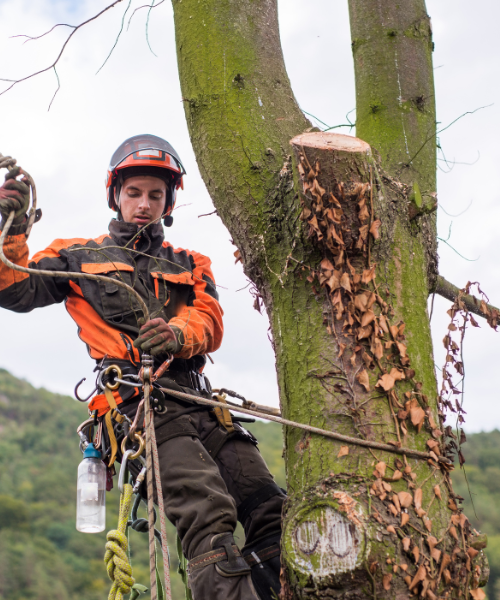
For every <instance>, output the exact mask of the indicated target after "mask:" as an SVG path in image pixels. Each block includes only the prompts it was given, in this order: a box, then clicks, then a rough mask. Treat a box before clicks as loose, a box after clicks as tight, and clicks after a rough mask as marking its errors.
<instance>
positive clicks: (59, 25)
mask: <svg viewBox="0 0 500 600" xmlns="http://www.w3.org/2000/svg"><path fill="white" fill-rule="evenodd" d="M120 2H123V0H115V1H114V2H113V3H112V4H110V5H109V6H106V8H103V10H101V11H100V12H98V13H97V14H96V15H94V16H93V17H90V19H87V20H86V21H83V22H82V23H80V24H79V25H68V24H67V23H58V24H57V25H54V27H52V29H50V30H49V31H46V32H45V33H43V34H42V35H39V36H36V37H31V36H22V35H18V36H14V37H26V38H28V39H27V40H26V41H31V40H37V39H40V38H42V37H44V36H45V35H48V34H49V33H51V32H52V31H54V29H55V28H56V27H71V28H72V29H73V31H72V32H71V33H70V34H69V35H68V37H67V38H66V40H65V42H64V44H63V45H62V48H61V50H60V51H59V54H58V55H57V57H56V59H55V61H54V62H53V63H52V64H51V65H49V66H48V67H45V68H44V69H41V70H40V71H36V72H35V73H31V75H27V76H26V77H22V78H21V79H14V80H9V79H2V80H1V81H7V82H11V83H12V85H9V87H7V88H6V89H5V90H3V91H2V92H0V96H2V95H3V94H5V93H6V92H8V91H9V90H11V89H12V88H13V87H14V86H15V85H17V84H18V83H22V82H23V81H27V80H28V79H31V78H33V77H36V76H37V75H41V74H42V73H46V72H47V71H50V70H51V69H54V70H55V67H56V65H57V64H58V62H59V61H60V59H61V57H62V55H63V53H64V51H65V50H66V46H67V45H68V43H69V41H70V40H71V38H72V37H73V35H74V34H75V33H76V32H77V31H78V30H79V29H81V28H82V27H83V26H84V25H87V24H88V23H91V22H92V21H95V20H96V19H98V18H99V17H100V16H101V15H102V14H104V13H105V12H106V11H108V10H109V9H110V8H113V7H115V6H116V5H117V4H120ZM108 58H109V57H108ZM106 60H107V59H106ZM56 75H57V73H56ZM58 85H59V79H58ZM58 90H59V87H58V89H57V90H56V94H57V91H58ZM54 96H55V94H54ZM53 100H54V98H52V101H53ZM52 101H51V104H52ZM49 108H50V107H49Z"/></svg>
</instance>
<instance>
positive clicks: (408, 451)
mask: <svg viewBox="0 0 500 600" xmlns="http://www.w3.org/2000/svg"><path fill="white" fill-rule="evenodd" d="M159 389H160V390H161V391H162V392H165V393H166V394H169V395H170V396H174V397H176V398H181V399H183V400H193V401H194V402H198V403H199V404H207V405H208V406H214V407H220V408H225V409H227V404H226V402H217V401H216V400H209V399H208V398H203V397H201V396H194V395H193V394H186V393H184V392H178V391H177V390H172V389H170V388H159ZM231 410H234V411H235V412H240V413H243V414H245V415H251V416H253V417H259V418H261V419H266V420H267V421H275V422H276V423H281V424H282V425H287V426H288V427H296V428H297V429H303V430H304V431H308V432H309V433H316V434H318V435H322V436H324V437H328V438H332V439H334V440H338V441H339V442H344V443H346V444H353V445H354V446H364V447H366V448H374V449H375V450H384V451H385V452H392V453H394V454H405V455H408V456H414V457H415V458H422V459H425V460H433V461H435V462H441V463H444V464H446V465H451V464H452V463H451V461H450V460H449V459H448V458H446V457H444V456H437V455H436V454H435V453H432V454H430V453H429V452H421V451H420V450H414V449H413V448H404V447H403V446H399V447H398V446H392V445H391V444H382V443H380V442H372V441H370V440H363V439H361V438H354V437H351V436H349V435H343V434H342V433H337V432H336V431H328V430H327V429H320V428H319V427H313V426H312V425H304V423H297V422H296V421H290V420H289V419H284V418H283V417H277V416H274V415H271V414H266V413H263V412H260V411H259V412H257V411H255V410H249V409H247V408H242V407H239V406H236V405H235V404H231Z"/></svg>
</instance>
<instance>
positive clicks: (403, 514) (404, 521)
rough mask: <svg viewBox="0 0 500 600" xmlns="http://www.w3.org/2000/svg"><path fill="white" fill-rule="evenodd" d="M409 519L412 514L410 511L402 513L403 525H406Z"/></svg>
mask: <svg viewBox="0 0 500 600" xmlns="http://www.w3.org/2000/svg"><path fill="white" fill-rule="evenodd" d="M409 520H410V515H409V514H408V513H405V512H404V513H401V527H404V526H405V525H406V523H408V521H409Z"/></svg>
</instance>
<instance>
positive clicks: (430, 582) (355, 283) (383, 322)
mask: <svg viewBox="0 0 500 600" xmlns="http://www.w3.org/2000/svg"><path fill="white" fill-rule="evenodd" d="M298 169H299V174H300V177H301V181H302V188H303V190H302V191H303V194H302V195H301V202H302V213H301V219H302V220H303V221H304V222H305V223H306V225H307V229H308V234H309V236H310V238H312V239H313V241H314V244H315V246H316V247H317V248H318V249H320V250H321V253H322V259H321V261H320V264H319V266H318V267H317V268H314V269H313V268H311V269H309V273H308V277H307V279H308V281H309V282H310V283H311V285H312V287H313V291H314V293H315V294H316V295H317V296H320V295H321V296H322V295H324V297H325V300H326V301H327V303H328V306H329V311H328V313H326V316H325V326H326V327H327V330H328V332H329V333H330V334H331V335H333V336H334V337H335V338H336V341H337V346H338V349H339V351H338V357H337V358H338V361H337V363H336V364H335V365H334V366H335V367H336V368H339V369H340V373H341V374H342V377H343V378H344V379H345V381H346V382H347V387H346V386H345V384H340V383H336V384H335V385H334V386H333V390H334V391H335V392H336V393H337V394H339V395H342V394H345V395H347V396H348V397H349V401H348V402H347V405H348V408H349V411H350V413H351V416H352V418H353V422H354V424H355V425H356V426H357V427H356V428H357V431H358V433H359V434H360V435H361V436H363V437H366V435H368V433H369V432H370V424H369V423H368V425H367V424H366V423H365V424H363V423H362V421H361V417H362V416H363V414H365V409H364V408H363V407H362V406H361V405H360V404H356V402H355V400H356V394H355V393H354V390H353V386H352V385H350V384H349V380H350V379H351V380H352V375H353V374H354V378H355V380H356V381H357V383H358V384H359V385H360V386H361V388H362V390H363V392H362V394H363V395H364V396H365V397H366V396H367V395H370V394H371V393H374V392H375V393H379V396H378V397H377V399H380V400H381V399H383V398H384V397H385V399H386V401H387V402H388V405H389V409H390V412H391V415H392V418H393V422H394V428H395V434H396V438H397V441H394V442H389V443H393V444H394V445H395V446H399V447H401V446H402V436H403V437H404V436H406V435H407V433H408V431H409V429H410V428H411V427H413V428H415V430H416V432H417V433H419V432H421V431H422V430H425V431H426V432H428V436H429V437H428V439H427V441H426V444H427V447H428V450H429V453H430V455H431V458H430V459H429V460H428V463H429V466H430V467H431V468H432V469H433V470H432V472H431V474H430V475H429V477H427V479H425V480H424V481H420V482H419V481H417V479H418V476H417V474H416V473H415V472H414V471H413V470H412V467H411V465H410V464H409V463H408V461H407V460H406V457H403V460H400V459H399V458H396V459H395V460H394V464H393V465H391V466H390V465H388V464H386V463H385V462H383V461H380V460H379V461H378V462H377V463H376V465H375V469H374V472H373V478H374V479H373V482H372V483H371V485H370V486H369V490H367V491H368V493H369V495H370V496H371V497H372V498H374V499H376V503H375V505H372V512H371V517H372V518H373V519H375V520H376V521H377V522H378V523H379V524H381V525H383V527H384V529H385V531H386V534H387V535H393V536H395V538H396V539H397V540H398V541H399V546H400V552H401V553H400V555H399V556H406V557H407V558H406V561H398V562H396V561H392V559H388V560H387V565H384V566H383V567H382V566H381V565H379V564H378V562H376V561H375V562H373V563H372V564H370V565H369V570H370V572H371V573H372V575H373V574H375V573H377V571H378V570H380V576H381V585H382V587H383V589H384V590H386V591H388V590H390V589H391V586H392V585H393V584H394V581H395V580H394V577H402V578H403V579H404V581H405V583H406V584H407V586H408V589H409V590H410V592H411V593H412V594H414V595H420V596H421V597H423V598H429V599H430V600H437V598H454V597H459V596H460V594H459V593H458V592H459V590H460V589H462V590H466V594H465V597H466V598H467V597H468V593H469V588H470V593H471V596H472V597H473V598H474V599H477V598H480V597H481V593H482V591H481V590H480V589H478V585H479V580H480V577H481V568H480V566H479V564H477V561H476V563H473V560H474V559H475V558H476V557H477V556H478V554H479V551H480V549H481V548H478V547H477V544H478V539H479V538H478V537H477V535H476V534H477V532H476V533H474V534H473V532H472V531H471V527H470V524H469V521H468V520H467V518H466V517H465V515H464V514H463V512H462V509H461V508H460V507H459V505H458V504H457V502H456V499H460V498H459V497H457V496H456V495H455V494H454V493H453V490H452V487H451V480H450V478H449V474H448V471H449V470H451V469H452V468H453V467H452V465H451V464H450V463H449V462H444V461H443V460H442V459H440V457H441V456H443V455H445V454H448V449H447V448H445V447H444V446H443V444H442V440H443V437H444V436H443V434H444V432H443V429H442V422H443V419H444V413H443V412H442V411H440V413H439V417H440V422H439V423H436V422H435V419H434V417H433V415H432V411H431V408H430V405H429V401H428V398H427V397H426V395H425V394H423V392H422V387H423V386H422V384H421V383H420V382H418V381H417V380H416V378H415V376H416V374H415V371H414V370H413V369H412V368H411V361H410V357H409V356H408V351H407V347H406V344H405V333H404V332H405V324H404V322H402V321H398V322H393V320H394V319H393V318H394V311H393V309H392V307H391V305H390V302H389V301H387V300H386V299H384V297H382V294H381V293H380V291H379V287H380V286H377V282H376V265H375V264H372V263H371V261H370V245H371V244H373V243H374V242H375V240H377V239H378V237H379V229H380V227H381V222H380V220H379V219H376V218H375V216H374V211H373V203H372V193H373V190H372V186H371V185H370V184H366V183H365V184H362V183H357V184H352V185H346V184H343V183H342V182H333V185H332V188H331V190H329V191H328V192H327V191H326V190H325V189H323V188H322V187H321V185H320V183H319V181H318V179H319V178H320V174H321V166H320V164H319V162H318V161H317V162H316V163H315V164H314V166H311V164H310V163H309V161H308V159H307V157H306V156H305V153H302V154H301V156H300V162H299V165H298ZM384 296H385V298H390V295H389V294H388V293H387V294H385V295H384ZM453 316H454V315H453ZM469 318H471V316H470V315H469ZM493 318H496V316H492V319H493ZM450 348H451V350H453V348H454V347H453V346H450ZM451 355H452V356H455V354H454V353H453V351H451ZM332 364H333V363H332ZM339 365H340V366H339ZM459 368H460V367H458V368H457V370H458V369H459ZM335 373H337V376H338V372H337V371H335V370H333V371H331V372H329V373H327V374H325V375H322V376H319V375H316V377H318V378H320V379H323V378H326V377H329V376H335ZM348 375H351V377H349V376H348ZM447 381H448V380H447ZM347 388H350V389H347ZM369 400H372V401H374V400H375V398H373V397H371V398H369ZM362 404H364V405H366V402H363V403H362ZM348 454H349V448H348V446H342V447H341V449H340V451H339V453H338V458H341V457H344V456H347V455H348ZM388 469H390V470H391V472H392V473H391V474H390V475H389V474H388V473H387V470H388ZM440 470H441V472H442V479H441V481H440V482H439V483H437V484H435V485H434V487H433V491H432V493H430V494H429V493H427V494H426V493H424V485H425V483H426V482H427V481H428V480H429V479H430V478H431V477H433V478H434V479H436V477H435V474H436V473H439V472H440ZM396 482H398V483H396ZM403 483H404V484H405V486H406V489H405V490H404V491H401V487H402V485H401V484H403ZM441 485H444V486H445V487H446V488H447V492H448V493H447V494H446V495H444V494H442V491H441ZM393 486H395V488H394V487H393ZM403 487H404V486H403ZM397 490H399V491H397ZM424 497H426V498H427V505H426V506H424V503H423V502H424ZM445 498H449V500H448V502H447V508H448V509H449V511H450V513H451V514H450V521H449V526H448V528H447V531H446V532H445V533H444V535H442V536H441V538H440V539H437V538H436V537H435V535H433V533H435V532H433V522H432V520H431V519H430V518H429V516H428V514H429V509H430V507H431V505H432V503H433V502H434V501H438V502H445V501H446V500H445ZM394 541H396V540H394ZM483 547H484V546H483Z"/></svg>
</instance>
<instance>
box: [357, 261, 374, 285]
mask: <svg viewBox="0 0 500 600" xmlns="http://www.w3.org/2000/svg"><path fill="white" fill-rule="evenodd" d="M375 266H376V265H373V266H372V267H370V268H369V269H365V270H364V271H363V275H362V276H361V283H370V281H372V279H375Z"/></svg>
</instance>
